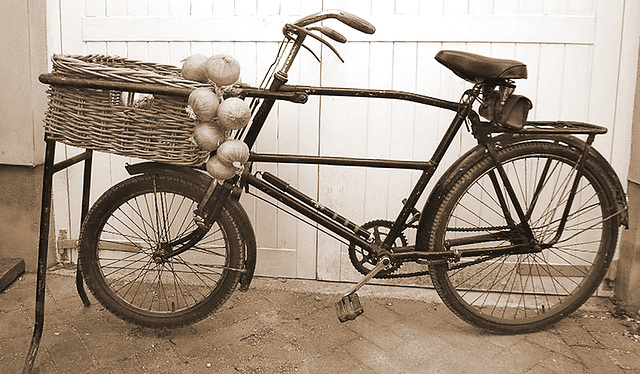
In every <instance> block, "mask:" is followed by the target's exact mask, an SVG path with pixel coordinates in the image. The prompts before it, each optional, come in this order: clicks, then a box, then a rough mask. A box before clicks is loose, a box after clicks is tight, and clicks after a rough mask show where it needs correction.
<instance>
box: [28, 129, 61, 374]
mask: <svg viewBox="0 0 640 374" xmlns="http://www.w3.org/2000/svg"><path fill="white" fill-rule="evenodd" d="M46 143H47V148H46V152H45V159H44V176H43V178H42V206H41V209H40V241H39V243H38V274H37V281H36V322H35V325H34V327H33V337H32V338H31V345H30V346H29V352H28V353H27V358H26V360H25V363H24V368H23V373H31V370H32V369H33V364H34V362H35V360H36V354H37V353H38V348H39V347H40V339H41V338H42V330H43V328H44V299H45V291H46V276H47V254H48V250H49V224H50V217H51V189H52V185H53V159H54V156H55V148H56V144H55V141H53V140H48V139H47V140H46Z"/></svg>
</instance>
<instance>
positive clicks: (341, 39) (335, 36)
mask: <svg viewBox="0 0 640 374" xmlns="http://www.w3.org/2000/svg"><path fill="white" fill-rule="evenodd" d="M307 29H308V30H316V31H320V33H322V35H325V36H327V37H329V38H331V39H332V40H334V41H336V42H338V43H346V42H347V38H345V36H344V35H342V34H340V33H339V32H337V31H336V30H334V29H332V28H330V27H327V26H313V27H307Z"/></svg>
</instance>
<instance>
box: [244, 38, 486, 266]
mask: <svg viewBox="0 0 640 374" xmlns="http://www.w3.org/2000/svg"><path fill="white" fill-rule="evenodd" d="M294 48H295V47H294ZM274 78H275V79H274V81H273V82H272V84H271V87H270V88H269V91H270V92H278V93H281V92H286V93H293V94H296V95H297V96H296V97H299V95H301V94H304V95H320V96H341V97H366V98H384V99H397V100H405V101H411V102H415V103H419V104H425V105H429V106H434V107H438V108H442V109H447V110H451V111H454V112H456V115H455V116H454V118H453V120H452V121H451V124H450V125H449V128H448V129H447V131H446V133H445V134H444V136H443V138H442V139H441V141H440V143H439V144H438V146H437V148H436V149H435V151H434V153H433V156H432V157H431V160H429V161H426V162H424V161H401V160H384V159H368V158H352V157H327V156H308V155H304V156H303V155H287V154H260V153H251V155H250V157H249V161H250V162H272V163H294V164H314V165H341V166H355V167H374V168H391V169H410V170H420V171H422V174H421V175H420V177H419V179H418V181H417V183H416V184H415V186H414V187H413V190H412V191H411V193H410V195H409V197H408V198H407V199H406V202H405V204H404V206H403V208H402V210H401V211H400V213H399V214H398V217H397V218H396V220H395V222H394V224H393V226H392V228H391V231H390V232H389V233H388V235H387V237H386V238H385V242H384V243H383V246H382V247H383V248H390V247H391V245H392V243H393V242H394V241H395V238H396V237H397V236H398V235H400V233H401V232H402V231H403V230H404V229H405V227H406V222H407V219H408V218H409V216H410V215H411V214H412V213H413V212H414V211H415V209H414V208H415V205H416V203H417V201H418V199H419V198H420V196H421V195H422V193H423V192H424V190H425V189H426V186H427V184H428V182H429V181H430V179H431V178H432V177H433V175H434V173H435V170H436V168H437V166H438V165H439V164H440V162H441V161H442V159H443V157H444V155H445V153H446V151H447V149H448V148H449V146H450V145H451V143H452V141H453V140H454V138H455V136H456V134H457V133H458V131H459V130H460V127H461V126H462V124H463V123H464V121H465V119H466V117H467V114H468V113H469V111H470V110H471V106H472V105H473V102H474V101H475V99H476V97H477V96H478V94H479V92H480V87H479V86H476V87H474V88H473V89H470V90H468V91H467V92H466V93H465V95H464V96H463V101H462V102H461V103H458V102H453V101H447V100H441V99H436V98H433V97H429V96H425V95H419V94H415V93H410V92H404V91H395V90H374V89H355V88H337V87H315V86H297V85H286V73H284V72H283V71H282V70H281V71H279V72H278V73H276V74H275V77H274ZM242 94H244V95H246V96H253V95H252V94H253V92H251V91H245V92H242V93H241V95H242ZM263 96H264V93H263ZM274 102H275V99H272V98H266V99H265V100H264V101H263V102H262V104H261V106H260V107H259V108H258V111H257V112H256V115H255V116H254V119H253V122H252V124H251V127H250V128H249V130H248V132H247V135H246V136H245V138H244V141H245V142H246V143H247V144H248V145H249V147H252V146H253V144H254V143H255V141H256V138H257V136H258V134H259V133H260V130H261V129H262V126H263V125H264V122H265V120H266V118H267V115H268V113H269V112H270V110H271V108H272V106H273V103H274ZM242 183H243V184H244V185H249V186H252V187H255V188H257V189H258V190H260V191H262V192H264V193H266V194H267V195H269V196H271V197H273V198H274V199H276V200H278V201H280V202H282V203H284V204H285V205H286V206H288V207H290V208H292V209H293V210H295V211H296V212H298V213H300V214H302V215H304V216H305V217H307V218H309V219H311V220H313V221H314V222H316V223H318V224H320V225H322V226H323V227H325V228H327V229H328V230H330V231H332V232H333V233H335V234H337V235H339V236H340V237H342V238H344V239H346V240H348V241H349V242H351V243H354V244H356V245H359V246H361V247H364V248H367V249H371V250H374V251H380V249H377V250H376V249H375V248H372V246H371V244H370V243H369V242H368V241H367V239H368V236H369V235H370V233H369V232H367V231H366V230H363V229H361V228H360V226H358V225H356V224H354V223H353V222H352V221H350V220H348V219H347V218H344V217H342V216H340V215H339V214H337V213H336V212H334V211H332V210H330V209H328V208H326V207H324V206H323V205H321V204H320V203H318V202H316V201H314V200H313V199H312V198H310V197H309V196H306V195H304V194H303V193H302V192H300V191H298V190H296V189H294V188H293V187H291V186H290V185H289V184H288V183H287V182H285V181H283V180H281V179H279V178H278V177H276V176H274V175H272V174H270V173H263V174H262V178H258V177H257V176H254V175H251V174H248V173H247V174H245V175H244V176H243V182H242ZM382 251H384V252H387V251H386V250H384V249H383V250H382ZM384 252H383V253H384ZM405 255H409V254H408V253H406V254H405ZM443 256H445V257H452V254H451V252H442V253H437V254H436V253H435V252H416V251H411V256H410V257H415V258H430V259H442V258H443Z"/></svg>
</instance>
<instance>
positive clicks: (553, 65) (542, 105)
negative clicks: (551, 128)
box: [535, 44, 565, 119]
mask: <svg viewBox="0 0 640 374" xmlns="http://www.w3.org/2000/svg"><path fill="white" fill-rule="evenodd" d="M564 66H565V65H564V46H562V45H559V44H551V45H549V44H545V45H541V46H540V63H539V65H538V69H539V71H538V92H537V94H536V105H537V109H536V111H535V113H536V118H539V119H557V118H559V116H560V102H561V100H562V76H563V74H564V71H563V70H564Z"/></svg>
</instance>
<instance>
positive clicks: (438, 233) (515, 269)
mask: <svg viewBox="0 0 640 374" xmlns="http://www.w3.org/2000/svg"><path fill="white" fill-rule="evenodd" d="M498 158H499V162H500V164H501V165H502V167H503V168H504V170H505V172H506V176H507V178H508V179H509V181H510V184H511V185H512V186H513V190H514V191H515V195H516V196H517V200H518V202H519V204H520V206H521V207H522V210H523V211H524V214H525V216H526V218H527V223H528V226H529V227H530V229H531V231H530V232H529V233H532V234H533V240H531V238H530V237H527V232H526V231H527V228H526V226H525V225H521V224H519V222H520V220H519V218H518V214H517V213H516V210H515V208H514V204H513V203H512V201H511V199H510V197H509V194H508V193H507V190H506V188H505V185H504V182H503V181H502V179H501V177H500V176H499V172H498V171H497V169H496V165H495V163H494V161H493V160H491V159H490V158H489V157H487V156H482V157H480V158H479V160H478V162H477V163H475V164H474V165H473V166H472V167H470V168H468V169H466V170H464V171H461V172H460V176H459V178H456V179H454V182H452V183H451V186H450V188H448V189H445V190H446V191H447V192H446V193H445V195H444V196H443V198H442V200H441V202H440V204H439V206H438V207H437V209H436V210H435V212H434V214H435V216H434V218H433V224H432V226H431V229H430V232H429V233H428V234H427V235H428V243H429V248H431V249H432V250H434V251H458V252H459V253H460V254H462V255H463V257H462V258H461V260H460V261H458V262H451V263H446V264H435V265H431V266H430V267H429V272H430V275H431V278H432V281H433V284H434V286H435V288H436V290H437V292H438V294H439V295H440V297H441V298H442V300H443V301H444V303H445V304H446V305H447V306H448V307H449V308H450V309H451V310H452V311H453V312H454V313H456V314H457V315H458V316H459V317H460V318H462V319H463V320H465V321H466V322H468V323H471V324H473V325H475V326H478V327H481V328H485V329H488V330H491V331H494V332H498V333H526V332H532V331H536V330H539V329H541V328H544V327H545V326H548V325H549V324H551V323H554V322H556V321H558V320H560V319H561V318H563V317H564V316H566V315H568V314H569V313H571V312H573V311H575V310H576V309H577V308H578V307H580V305H582V304H583V303H584V302H585V301H586V300H587V299H588V298H589V297H590V296H591V294H592V293H593V292H594V291H595V290H596V288H597V287H598V285H599V284H600V282H601V281H602V279H603V277H604V275H605V273H606V271H607V268H608V266H609V263H610V262H611V259H612V257H613V254H614V250H615V247H616V241H617V238H618V226H619V223H618V215H617V211H616V209H617V206H616V203H615V199H614V195H613V192H612V191H610V190H609V189H607V183H606V182H605V181H604V180H603V177H602V176H603V175H605V173H604V170H605V166H604V165H600V164H599V162H598V160H595V159H594V158H588V159H587V160H586V162H585V163H584V168H583V169H584V170H583V172H582V176H581V177H580V178H579V180H578V184H577V189H576V190H575V192H576V193H575V199H574V200H573V203H571V204H570V207H569V211H568V217H567V220H566V225H564V228H563V229H562V227H561V223H563V220H562V217H563V214H564V213H565V209H566V208H567V205H568V201H569V195H570V192H571V190H572V185H573V183H574V180H575V179H576V175H577V170H576V165H577V163H578V160H579V158H580V152H578V151H577V150H576V149H574V148H571V147H567V146H562V145H559V144H556V143H551V142H528V143H520V144H515V145H511V146H507V147H506V148H503V149H501V150H498ZM559 232H560V234H558V233H559ZM531 243H534V244H531ZM536 244H537V246H536ZM527 245H529V247H528V248H527ZM500 248H503V249H505V248H519V249H520V250H519V251H516V252H517V253H515V252H507V251H505V252H503V253H501V254H496V253H493V254H491V253H490V252H484V253H481V254H478V255H476V256H473V257H465V256H464V252H465V251H469V250H483V249H500Z"/></svg>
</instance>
